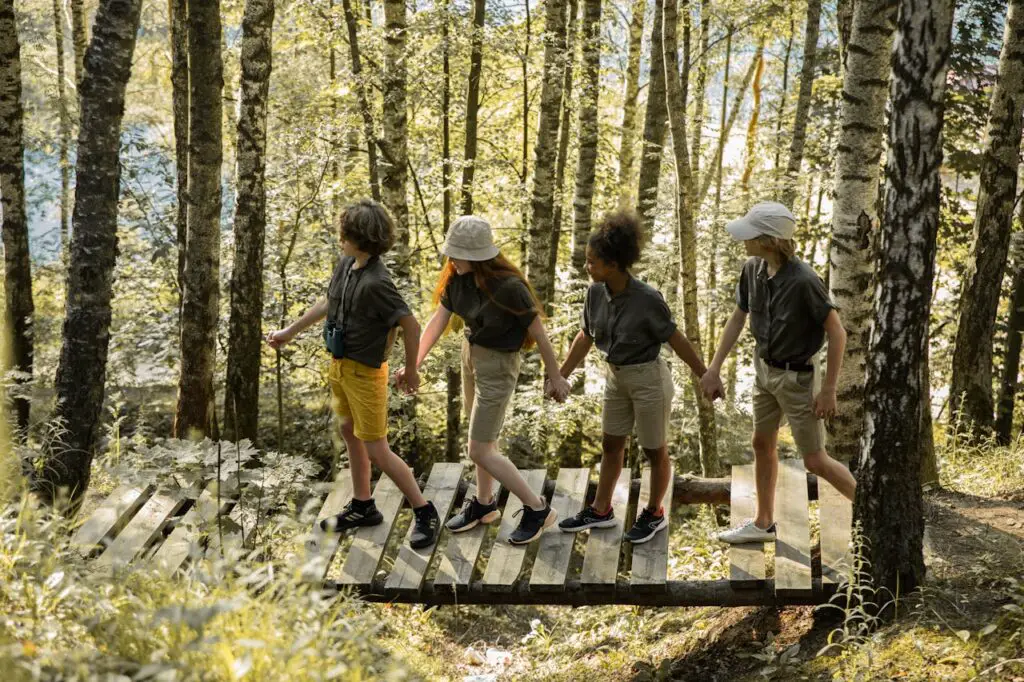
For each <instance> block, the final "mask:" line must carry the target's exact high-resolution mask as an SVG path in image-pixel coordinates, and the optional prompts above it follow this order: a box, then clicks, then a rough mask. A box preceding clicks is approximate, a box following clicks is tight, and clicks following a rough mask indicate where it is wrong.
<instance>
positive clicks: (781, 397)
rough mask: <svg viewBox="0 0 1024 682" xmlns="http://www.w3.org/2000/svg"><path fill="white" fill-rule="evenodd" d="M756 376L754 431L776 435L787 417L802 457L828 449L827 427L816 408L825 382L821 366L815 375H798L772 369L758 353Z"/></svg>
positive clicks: (808, 373)
mask: <svg viewBox="0 0 1024 682" xmlns="http://www.w3.org/2000/svg"><path fill="white" fill-rule="evenodd" d="M754 373H755V375H756V378H755V380H754V432H755V433H775V432H776V431H778V430H779V427H780V426H782V419H783V417H785V418H786V420H787V421H789V429H790V431H792V433H793V442H794V443H796V447H797V449H798V450H800V454H801V455H809V454H811V453H814V452H818V451H819V450H824V449H825V425H824V423H823V422H822V420H820V419H818V418H817V417H815V416H814V408H813V402H814V394H815V392H816V391H817V390H818V385H819V382H820V380H821V377H820V375H821V370H820V369H819V368H818V366H817V364H815V366H814V371H813V372H795V371H793V370H785V369H779V368H777V367H769V366H768V365H766V364H765V363H764V361H763V360H762V359H761V358H760V357H758V356H757V353H754Z"/></svg>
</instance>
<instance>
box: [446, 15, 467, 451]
mask: <svg viewBox="0 0 1024 682" xmlns="http://www.w3.org/2000/svg"><path fill="white" fill-rule="evenodd" d="M450 8H451V5H450V4H449V0H445V5H444V24H443V25H442V27H441V41H442V48H441V49H442V51H443V57H442V65H441V69H442V72H443V77H444V82H443V84H442V90H441V110H442V111H441V116H442V128H441V185H442V186H443V188H444V200H443V208H442V214H441V230H442V232H443V233H444V234H445V236H447V235H448V228H449V227H450V226H451V224H452V186H451V185H452V139H451V108H452V94H451V93H452V73H451V57H450V54H451V41H450V38H449V31H450V28H449V22H450V17H449V13H450ZM444 375H445V393H446V398H447V400H446V401H445V416H446V418H445V424H446V429H445V437H444V455H445V457H444V459H445V461H446V462H458V461H459V444H460V436H461V431H462V369H461V367H460V366H459V363H457V362H456V363H451V364H450V365H448V367H446V368H445V372H444Z"/></svg>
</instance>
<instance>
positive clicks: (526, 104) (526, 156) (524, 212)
mask: <svg viewBox="0 0 1024 682" xmlns="http://www.w3.org/2000/svg"><path fill="white" fill-rule="evenodd" d="M523 11H524V13H525V14H526V22H525V23H526V36H525V38H524V39H523V55H522V59H521V60H520V67H521V68H522V72H523V77H522V79H521V80H522V88H523V146H522V157H521V158H522V168H523V170H522V172H521V173H520V174H519V187H520V195H519V206H520V212H521V214H520V221H521V222H522V229H521V230H520V231H519V262H520V263H526V262H527V253H526V249H527V238H528V237H529V226H530V206H529V205H528V204H527V201H526V179H527V178H528V177H529V174H530V78H529V70H530V41H531V40H533V34H532V22H531V18H530V0H523Z"/></svg>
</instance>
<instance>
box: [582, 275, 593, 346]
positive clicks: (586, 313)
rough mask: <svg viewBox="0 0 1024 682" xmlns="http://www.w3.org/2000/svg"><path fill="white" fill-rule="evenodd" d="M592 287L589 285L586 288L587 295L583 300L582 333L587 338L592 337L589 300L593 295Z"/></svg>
mask: <svg viewBox="0 0 1024 682" xmlns="http://www.w3.org/2000/svg"><path fill="white" fill-rule="evenodd" d="M593 292H594V288H593V287H590V288H589V289H587V297H586V298H585V299H584V301H583V313H582V318H583V333H584V334H586V335H587V338H588V339H591V340H593V339H594V330H593V328H592V327H591V326H590V301H591V296H593Z"/></svg>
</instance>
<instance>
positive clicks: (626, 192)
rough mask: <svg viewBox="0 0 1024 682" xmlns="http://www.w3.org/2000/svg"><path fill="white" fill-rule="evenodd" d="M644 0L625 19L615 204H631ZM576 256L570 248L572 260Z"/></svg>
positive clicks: (627, 206)
mask: <svg viewBox="0 0 1024 682" xmlns="http://www.w3.org/2000/svg"><path fill="white" fill-rule="evenodd" d="M646 13H647V0H635V2H634V3H633V9H632V13H631V14H630V19H629V52H628V56H627V57H626V91H625V94H624V95H623V98H622V126H621V130H622V132H621V133H620V137H619V208H629V207H632V206H634V205H635V203H636V197H635V196H634V195H633V191H634V187H635V185H634V184H633V183H634V179H633V169H634V167H635V166H636V132H637V130H636V113H637V100H638V99H639V98H640V57H641V52H642V49H643V37H644V15H645V14H646ZM577 258H578V257H577V256H576V253H575V251H574V252H573V262H576V260H577Z"/></svg>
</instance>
